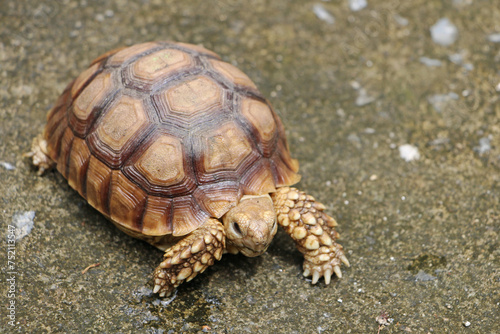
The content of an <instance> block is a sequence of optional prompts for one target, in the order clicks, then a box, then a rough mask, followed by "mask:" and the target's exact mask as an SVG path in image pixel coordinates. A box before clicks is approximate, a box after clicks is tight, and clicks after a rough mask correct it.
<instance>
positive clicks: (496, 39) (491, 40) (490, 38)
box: [488, 34, 500, 43]
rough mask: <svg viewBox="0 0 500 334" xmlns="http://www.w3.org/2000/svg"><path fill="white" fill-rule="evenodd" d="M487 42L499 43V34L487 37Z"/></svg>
mask: <svg viewBox="0 0 500 334" xmlns="http://www.w3.org/2000/svg"><path fill="white" fill-rule="evenodd" d="M488 41H490V42H492V43H500V34H491V35H488Z"/></svg>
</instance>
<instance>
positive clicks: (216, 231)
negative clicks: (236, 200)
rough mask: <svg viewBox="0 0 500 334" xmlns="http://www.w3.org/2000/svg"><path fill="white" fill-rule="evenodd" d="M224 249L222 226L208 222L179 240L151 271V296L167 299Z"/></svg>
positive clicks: (219, 256) (224, 241) (211, 262)
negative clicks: (157, 294) (156, 295)
mask: <svg viewBox="0 0 500 334" xmlns="http://www.w3.org/2000/svg"><path fill="white" fill-rule="evenodd" d="M225 247H226V236H225V232H224V226H223V225H222V223H221V222H219V221H218V220H216V219H212V218H210V219H209V220H207V222H206V223H205V224H203V226H201V227H199V228H198V229H196V230H195V231H193V232H192V233H191V234H188V235H187V236H186V237H184V238H183V239H181V240H180V241H179V242H178V243H177V244H175V245H174V246H172V247H170V248H169V249H167V250H166V251H165V255H163V257H164V260H163V261H162V263H160V265H159V266H158V267H157V268H156V269H155V271H154V282H155V286H154V288H153V292H154V293H159V294H160V297H165V296H168V295H170V294H171V293H172V292H173V291H174V289H175V288H176V287H178V286H179V285H180V284H181V283H183V282H184V281H186V282H189V281H190V280H192V279H193V278H195V277H196V275H198V274H199V273H202V272H204V271H205V269H207V268H208V266H211V265H213V264H214V261H215V260H220V259H221V257H222V253H223V251H224V249H225Z"/></svg>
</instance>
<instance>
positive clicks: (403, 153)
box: [399, 144, 420, 162]
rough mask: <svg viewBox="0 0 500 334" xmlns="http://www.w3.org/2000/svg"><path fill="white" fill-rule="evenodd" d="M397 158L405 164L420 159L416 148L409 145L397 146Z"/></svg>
mask: <svg viewBox="0 0 500 334" xmlns="http://www.w3.org/2000/svg"><path fill="white" fill-rule="evenodd" d="M399 156H400V157H401V159H403V160H404V161H406V162H410V161H413V160H418V159H420V153H419V152H418V148H417V147H416V146H413V145H410V144H404V145H401V146H399Z"/></svg>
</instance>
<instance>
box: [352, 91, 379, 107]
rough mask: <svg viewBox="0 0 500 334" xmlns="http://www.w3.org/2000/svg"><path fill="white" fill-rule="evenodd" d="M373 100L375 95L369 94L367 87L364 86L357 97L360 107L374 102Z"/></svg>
mask: <svg viewBox="0 0 500 334" xmlns="http://www.w3.org/2000/svg"><path fill="white" fill-rule="evenodd" d="M373 101H375V97H373V96H370V95H368V93H367V92H366V89H364V88H360V89H359V91H358V97H357V98H356V102H355V103H356V105H357V106H358V107H362V106H364V105H367V104H369V103H372V102H373Z"/></svg>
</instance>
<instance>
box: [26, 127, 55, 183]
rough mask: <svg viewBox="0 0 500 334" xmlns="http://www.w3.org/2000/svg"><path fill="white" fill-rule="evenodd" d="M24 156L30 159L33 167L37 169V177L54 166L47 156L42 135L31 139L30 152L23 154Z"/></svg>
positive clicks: (45, 143) (45, 142)
mask: <svg viewBox="0 0 500 334" xmlns="http://www.w3.org/2000/svg"><path fill="white" fill-rule="evenodd" d="M24 156H25V157H29V158H31V159H32V161H33V165H34V166H35V167H37V168H38V175H42V174H43V173H45V171H46V170H49V169H51V168H52V167H53V166H54V165H55V162H54V161H53V160H52V159H51V158H50V157H49V156H48V154H47V141H46V140H45V139H43V136H42V135H38V136H36V137H35V138H34V139H33V142H32V144H31V152H28V153H25V154H24Z"/></svg>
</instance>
